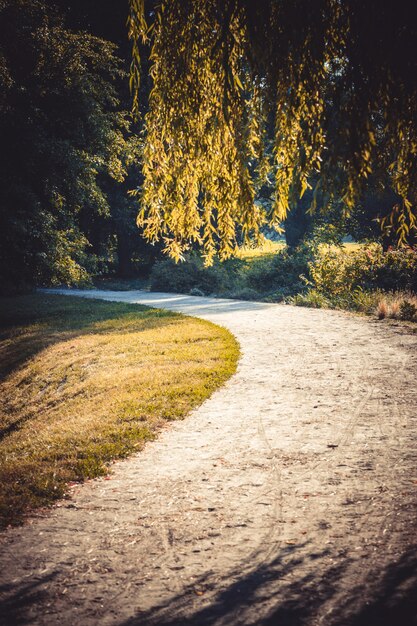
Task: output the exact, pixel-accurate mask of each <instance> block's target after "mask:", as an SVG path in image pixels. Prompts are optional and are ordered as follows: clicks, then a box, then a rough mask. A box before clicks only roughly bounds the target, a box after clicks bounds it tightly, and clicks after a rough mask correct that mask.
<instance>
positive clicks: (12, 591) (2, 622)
mask: <svg viewBox="0 0 417 626" xmlns="http://www.w3.org/2000/svg"><path fill="white" fill-rule="evenodd" d="M56 575H57V572H52V573H50V574H48V575H47V576H43V577H42V578H37V579H36V580H31V581H30V582H28V583H26V584H20V585H14V584H5V585H0V626H23V625H24V624H34V623H35V622H34V620H33V616H31V609H32V608H34V607H40V606H41V605H42V603H43V602H45V601H46V600H47V598H48V592H47V591H45V590H44V589H42V586H43V585H45V584H46V583H49V582H51V581H52V580H53V579H54V578H55V577H56Z"/></svg>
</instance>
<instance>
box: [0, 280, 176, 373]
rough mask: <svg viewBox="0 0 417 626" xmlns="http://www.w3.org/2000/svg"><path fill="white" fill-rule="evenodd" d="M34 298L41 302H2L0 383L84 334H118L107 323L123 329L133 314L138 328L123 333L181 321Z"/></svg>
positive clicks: (141, 310) (144, 310)
mask: <svg viewBox="0 0 417 626" xmlns="http://www.w3.org/2000/svg"><path fill="white" fill-rule="evenodd" d="M87 293H88V292H87ZM35 298H38V300H37V301H36V300H34V296H17V297H16V298H3V299H2V302H1V304H2V307H1V313H0V341H1V340H3V342H4V344H5V345H3V346H2V348H1V359H0V382H1V381H2V380H4V379H5V378H6V377H7V376H9V375H10V374H11V373H12V372H14V371H16V370H17V369H19V368H20V367H21V366H22V365H24V363H25V362H27V361H28V360H30V359H31V358H33V357H34V356H35V355H36V354H38V353H39V352H41V351H42V350H44V349H45V348H48V347H50V346H52V345H54V344H57V343H60V342H62V341H68V340H70V339H74V338H75V337H78V336H79V335H82V334H104V333H106V332H116V331H117V328H111V327H110V326H106V322H111V321H112V320H114V319H117V321H118V322H119V323H120V326H121V327H123V322H124V321H128V320H129V319H131V316H132V314H137V315H138V320H139V323H138V324H137V325H136V326H135V328H134V329H131V330H130V331H129V329H126V328H124V327H123V332H140V331H141V330H149V329H151V328H159V327H163V326H166V325H169V324H172V323H173V322H174V321H175V320H176V319H178V318H177V316H176V314H175V313H171V312H170V311H158V314H157V315H155V311H154V310H150V309H149V308H148V307H145V306H138V305H137V304H129V303H122V302H120V303H119V302H111V303H110V302H106V301H104V300H101V299H93V300H91V299H88V300H87V299H80V298H78V297H77V298H75V297H74V298H71V299H69V298H68V297H66V296H65V297H64V296H60V295H50V294H42V295H39V296H35ZM36 303H37V305H36ZM115 308H116V310H115ZM117 309H118V310H117ZM19 327H28V330H27V331H25V332H23V333H20V332H19ZM9 339H11V341H9Z"/></svg>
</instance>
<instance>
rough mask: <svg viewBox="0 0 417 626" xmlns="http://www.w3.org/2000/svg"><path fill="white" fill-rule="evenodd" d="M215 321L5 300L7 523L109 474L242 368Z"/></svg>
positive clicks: (2, 430)
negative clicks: (70, 487) (72, 485)
mask: <svg viewBox="0 0 417 626" xmlns="http://www.w3.org/2000/svg"><path fill="white" fill-rule="evenodd" d="M237 357H238V346H237V343H236V341H235V340H234V338H233V337H232V336H231V335H230V334H229V333H228V332H227V331H226V330H225V329H222V328H219V327H217V326H215V325H213V324H210V323H209V322H205V321H202V320H197V319H193V318H188V317H185V316H182V315H179V314H175V313H171V312H168V311H161V310H155V309H149V308H147V307H140V306H137V305H129V304H124V303H123V304H122V303H115V302H103V301H100V300H84V299H80V298H73V297H67V296H49V295H48V296H45V295H32V296H22V297H19V298H10V299H3V300H2V302H1V313H0V393H1V397H2V405H1V407H0V524H2V525H3V526H4V525H7V524H9V523H16V522H18V521H19V520H20V519H21V518H22V516H23V515H24V514H25V513H26V512H27V511H28V510H31V509H33V508H34V507H37V506H42V505H47V504H49V503H51V502H52V501H53V500H55V499H56V498H58V497H62V496H63V495H64V494H65V493H66V489H67V484H68V482H69V481H74V480H75V481H78V480H83V479H85V478H87V477H95V476H99V475H104V474H106V473H107V471H108V463H109V462H110V461H111V460H112V459H115V458H120V457H124V456H126V455H128V454H130V453H132V452H133V451H136V450H140V449H141V448H142V447H143V445H144V443H145V442H146V441H148V440H149V439H152V438H154V437H155V435H156V433H157V432H158V429H159V428H160V427H161V426H162V425H163V424H164V423H166V421H167V420H175V419H181V418H183V417H184V416H185V415H186V414H187V413H188V412H189V411H190V410H191V409H192V408H193V407H195V406H197V405H198V404H200V403H201V402H202V401H203V400H204V399H205V398H207V397H208V396H209V395H210V394H211V393H212V392H213V391H214V389H216V388H217V387H218V386H219V385H221V383H223V382H224V381H225V380H226V379H227V378H228V377H229V376H230V375H231V374H232V373H233V372H234V371H235V368H236V362H237Z"/></svg>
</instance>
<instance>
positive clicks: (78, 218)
mask: <svg viewBox="0 0 417 626" xmlns="http://www.w3.org/2000/svg"><path fill="white" fill-rule="evenodd" d="M0 30H1V32H2V40H1V44H0V59H1V62H0V91H1V97H0V133H1V136H2V142H1V145H0V153H1V157H2V159H1V160H2V164H3V165H2V170H1V172H0V179H1V181H0V182H1V185H0V186H1V195H2V199H1V208H0V239H1V241H0V243H1V258H0V267H1V270H0V273H1V276H0V278H1V283H2V284H3V286H4V284H5V283H9V284H10V283H19V282H24V283H29V284H33V283H38V284H39V283H40V284H42V283H58V282H59V283H66V284H74V283H85V282H86V281H87V280H88V279H89V274H90V272H91V271H93V270H94V269H97V268H98V269H100V268H99V266H98V265H97V264H100V263H101V264H104V265H105V264H106V263H107V262H108V257H109V255H110V256H111V246H109V245H108V244H109V241H108V239H107V231H105V224H106V222H108V221H109V219H110V207H109V201H108V200H109V199H108V195H107V193H106V184H107V186H108V181H115V183H117V184H120V183H121V181H123V179H124V178H125V176H126V173H127V171H126V167H127V164H128V162H129V159H131V158H133V157H134V158H136V156H137V150H136V147H135V145H134V143H133V139H132V140H128V139H127V130H128V120H127V116H126V114H125V113H123V111H121V110H120V108H119V101H118V98H117V91H116V85H117V83H118V81H120V80H121V79H122V77H123V74H122V71H121V69H120V61H119V60H118V59H117V58H116V56H115V54H114V52H115V48H114V46H113V45H112V44H110V43H109V42H105V41H103V40H100V39H97V38H96V37H93V36H91V35H89V34H87V33H83V32H78V33H74V32H71V31H69V30H68V29H67V28H66V27H65V25H64V23H63V21H62V19H61V18H60V17H59V16H58V15H57V13H56V12H54V10H53V9H52V8H50V7H47V5H45V4H43V3H42V2H40V1H38V0H3V1H2V2H1V3H0ZM132 223H133V219H132ZM104 233H106V234H104ZM100 259H101V261H100Z"/></svg>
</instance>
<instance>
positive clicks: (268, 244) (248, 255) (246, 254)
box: [236, 239, 286, 261]
mask: <svg viewBox="0 0 417 626" xmlns="http://www.w3.org/2000/svg"><path fill="white" fill-rule="evenodd" d="M285 247H286V244H285V240H284V239H282V240H281V241H272V240H271V239H265V242H264V243H263V244H262V245H261V246H256V247H252V246H241V247H240V248H239V249H238V251H237V253H236V257H237V258H238V259H243V260H244V261H251V260H253V259H256V258H257V257H272V256H274V255H275V254H276V253H277V252H281V250H284V248H285Z"/></svg>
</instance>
